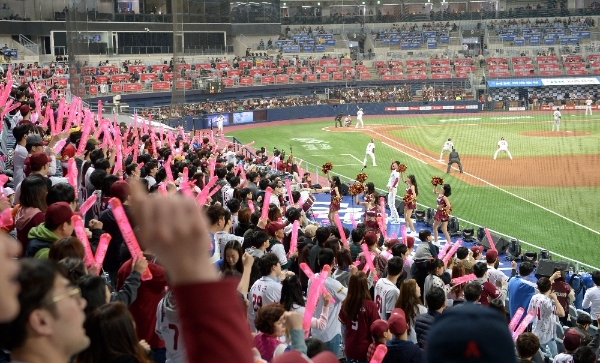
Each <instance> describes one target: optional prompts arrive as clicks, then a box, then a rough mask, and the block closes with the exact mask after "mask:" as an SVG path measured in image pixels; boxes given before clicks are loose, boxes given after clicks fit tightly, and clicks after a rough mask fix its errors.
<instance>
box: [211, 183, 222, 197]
mask: <svg viewBox="0 0 600 363" xmlns="http://www.w3.org/2000/svg"><path fill="white" fill-rule="evenodd" d="M219 190H221V186H220V185H217V186H216V187H214V188H213V189H212V190H211V191H210V193H208V197H209V198H210V197H212V196H213V195H215V193H216V192H218V191H219Z"/></svg>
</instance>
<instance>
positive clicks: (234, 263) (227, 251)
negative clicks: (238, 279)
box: [217, 241, 244, 275]
mask: <svg viewBox="0 0 600 363" xmlns="http://www.w3.org/2000/svg"><path fill="white" fill-rule="evenodd" d="M243 255H244V250H243V249H242V244H241V243H240V242H239V241H229V242H227V243H226V244H225V248H224V249H223V258H222V259H221V260H219V261H217V262H218V263H217V266H219V263H220V266H219V270H220V271H221V273H222V274H225V273H226V272H228V271H231V272H235V273H239V274H240V275H241V274H243V273H244V264H243V262H242V256H243Z"/></svg>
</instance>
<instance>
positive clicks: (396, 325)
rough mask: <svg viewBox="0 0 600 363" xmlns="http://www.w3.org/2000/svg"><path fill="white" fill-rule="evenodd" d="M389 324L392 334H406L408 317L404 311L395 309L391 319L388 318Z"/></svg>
mask: <svg viewBox="0 0 600 363" xmlns="http://www.w3.org/2000/svg"><path fill="white" fill-rule="evenodd" d="M388 324H389V326H390V332H391V333H392V334H394V335H399V334H404V332H405V331H406V329H408V327H407V324H406V315H405V314H404V310H402V309H400V308H395V309H394V310H392V313H391V314H390V317H389V318H388Z"/></svg>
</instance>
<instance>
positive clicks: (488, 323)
mask: <svg viewBox="0 0 600 363" xmlns="http://www.w3.org/2000/svg"><path fill="white" fill-rule="evenodd" d="M436 290H438V291H441V289H436ZM482 326H485V334H482V331H481V327H482ZM489 337H494V338H493V343H492V342H491V341H490V338H489ZM513 351H514V343H513V340H512V337H511V334H510V332H509V330H508V326H507V324H506V321H505V320H504V317H503V316H502V315H501V314H498V312H496V311H494V310H493V309H489V308H486V307H483V306H478V305H471V304H469V305H465V306H463V307H460V308H456V309H450V310H448V311H447V312H444V314H442V315H441V316H440V317H439V318H437V319H436V322H435V324H434V325H433V326H432V327H431V330H430V332H429V335H428V339H427V362H428V363H437V362H447V361H449V360H448V359H447V357H452V358H451V359H450V360H451V361H453V362H472V363H479V362H480V363H514V362H516V358H515V356H514V355H513Z"/></svg>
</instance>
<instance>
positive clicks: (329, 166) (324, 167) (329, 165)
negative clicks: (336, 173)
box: [321, 161, 333, 174]
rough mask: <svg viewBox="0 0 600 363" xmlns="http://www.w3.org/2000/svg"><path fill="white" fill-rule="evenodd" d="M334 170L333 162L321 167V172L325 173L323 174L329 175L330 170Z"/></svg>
mask: <svg viewBox="0 0 600 363" xmlns="http://www.w3.org/2000/svg"><path fill="white" fill-rule="evenodd" d="M332 169H333V164H331V162H329V161H328V162H326V163H325V164H323V166H321V171H323V174H327V173H328V172H329V170H332Z"/></svg>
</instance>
